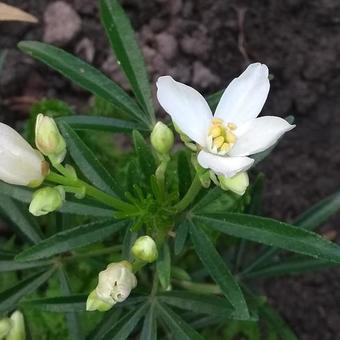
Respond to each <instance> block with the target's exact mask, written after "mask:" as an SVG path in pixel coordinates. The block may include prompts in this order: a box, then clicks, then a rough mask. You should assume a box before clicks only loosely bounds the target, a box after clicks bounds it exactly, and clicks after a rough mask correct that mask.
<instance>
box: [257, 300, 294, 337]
mask: <svg viewBox="0 0 340 340" xmlns="http://www.w3.org/2000/svg"><path fill="white" fill-rule="evenodd" d="M259 311H260V315H261V316H262V317H263V318H264V319H265V320H266V321H267V322H268V323H269V325H270V326H271V327H272V328H273V330H274V331H275V332H276V334H277V335H278V336H279V338H280V339H281V340H298V338H297V337H296V335H295V334H294V332H293V331H292V330H291V329H290V327H289V326H288V325H287V324H286V323H285V321H284V320H282V318H281V317H280V315H279V314H278V313H277V312H276V311H275V310H274V309H273V308H270V307H269V306H260V307H259Z"/></svg>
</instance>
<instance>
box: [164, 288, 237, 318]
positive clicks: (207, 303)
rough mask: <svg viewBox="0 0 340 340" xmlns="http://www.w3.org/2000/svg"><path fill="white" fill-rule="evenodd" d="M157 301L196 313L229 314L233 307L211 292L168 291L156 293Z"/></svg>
mask: <svg viewBox="0 0 340 340" xmlns="http://www.w3.org/2000/svg"><path fill="white" fill-rule="evenodd" d="M157 298H158V300H159V301H162V302H165V303H167V304H168V305H171V306H174V307H177V308H181V309H186V310H190V311H192V312H195V313H198V314H202V313H205V314H216V315H221V316H230V315H231V314H232V312H233V311H234V309H233V308H232V306H231V305H230V304H229V303H228V302H226V300H225V299H223V298H221V297H218V296H214V295H211V294H209V295H208V294H206V295H205V294H204V292H202V294H198V293H191V292H183V291H170V292H164V293H161V294H159V295H157Z"/></svg>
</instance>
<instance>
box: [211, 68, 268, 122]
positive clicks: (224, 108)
mask: <svg viewBox="0 0 340 340" xmlns="http://www.w3.org/2000/svg"><path fill="white" fill-rule="evenodd" d="M268 73H269V71H268V67H267V66H266V65H264V64H260V63H254V64H250V65H249V66H248V67H247V69H246V70H245V71H244V72H243V73H242V74H241V75H240V76H239V77H238V78H235V79H234V80H233V81H232V82H231V83H230V84H229V86H228V87H227V88H226V90H225V91H224V93H223V95H222V97H221V100H220V102H219V103H218V105H217V108H216V112H215V115H214V116H215V117H216V118H222V119H223V120H224V121H225V122H232V123H235V124H236V125H239V124H241V123H244V122H246V121H247V120H250V119H254V118H256V117H257V116H258V115H259V113H260V112H261V110H262V107H263V105H264V103H265V101H266V99H267V96H268V92H269V87H270V84H269V79H268Z"/></svg>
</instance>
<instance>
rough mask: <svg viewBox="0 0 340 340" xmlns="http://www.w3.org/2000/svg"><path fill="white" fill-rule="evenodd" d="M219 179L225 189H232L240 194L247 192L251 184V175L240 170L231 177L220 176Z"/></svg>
mask: <svg viewBox="0 0 340 340" xmlns="http://www.w3.org/2000/svg"><path fill="white" fill-rule="evenodd" d="M218 179H219V181H220V184H221V188H222V189H223V190H230V191H232V192H234V193H235V194H237V195H240V196H242V195H243V194H244V193H245V192H246V190H247V188H248V185H249V177H248V174H247V173H246V172H240V173H238V174H237V175H235V176H233V177H230V178H227V177H224V176H218Z"/></svg>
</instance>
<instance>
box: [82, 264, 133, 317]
mask: <svg viewBox="0 0 340 340" xmlns="http://www.w3.org/2000/svg"><path fill="white" fill-rule="evenodd" d="M136 285H137V279H136V276H135V275H134V274H133V272H132V268H131V264H130V263H129V262H127V261H121V262H118V263H111V264H109V265H108V266H107V267H106V269H105V270H103V271H102V272H100V273H99V275H98V285H97V287H96V289H95V290H94V291H93V292H91V294H90V295H89V297H88V300H87V304H86V309H87V310H89V311H91V310H95V309H98V310H102V311H105V310H108V309H110V308H111V307H112V306H113V305H115V304H116V303H117V302H123V301H124V300H125V299H126V298H127V297H128V296H129V295H130V292H131V290H132V289H133V288H135V287H136Z"/></svg>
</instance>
